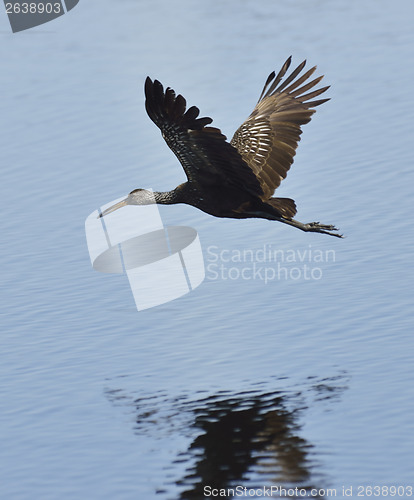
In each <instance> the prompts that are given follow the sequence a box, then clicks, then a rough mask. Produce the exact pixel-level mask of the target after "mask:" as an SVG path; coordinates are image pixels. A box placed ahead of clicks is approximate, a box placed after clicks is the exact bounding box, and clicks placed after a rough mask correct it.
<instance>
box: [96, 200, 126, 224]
mask: <svg viewBox="0 0 414 500" xmlns="http://www.w3.org/2000/svg"><path fill="white" fill-rule="evenodd" d="M127 205H128V198H125V200H122V201H119V202H118V203H115V205H112V207H109V208H107V209H106V210H104V211H103V212H102V213H101V214H100V215H98V219H99V218H100V217H104V216H105V215H108V214H110V213H111V212H114V211H115V210H118V208H122V207H126V206H127Z"/></svg>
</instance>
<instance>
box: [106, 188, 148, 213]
mask: <svg viewBox="0 0 414 500" xmlns="http://www.w3.org/2000/svg"><path fill="white" fill-rule="evenodd" d="M154 203H155V200H154V193H153V192H152V191H148V190H147V189H134V190H133V191H131V192H130V193H129V195H128V196H127V197H126V198H125V199H124V200H121V201H119V202H118V203H115V205H112V206H111V207H109V208H107V209H106V210H104V211H103V212H102V214H101V215H99V217H104V216H105V215H108V214H110V213H111V212H114V211H115V210H118V209H119V208H122V207H126V206H127V205H152V204H154Z"/></svg>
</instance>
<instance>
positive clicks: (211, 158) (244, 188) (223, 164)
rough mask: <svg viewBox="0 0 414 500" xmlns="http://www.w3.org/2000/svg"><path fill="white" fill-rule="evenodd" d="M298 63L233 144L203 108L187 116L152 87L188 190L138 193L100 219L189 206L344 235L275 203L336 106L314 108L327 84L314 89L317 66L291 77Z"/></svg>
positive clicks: (176, 98) (176, 99)
mask: <svg viewBox="0 0 414 500" xmlns="http://www.w3.org/2000/svg"><path fill="white" fill-rule="evenodd" d="M291 59H292V58H291V57H289V58H288V59H287V61H286V62H285V63H284V65H283V66H282V68H281V70H280V71H279V73H278V74H277V75H276V74H275V72H274V71H273V72H272V73H271V74H270V75H269V77H268V78H267V80H266V83H265V86H264V88H263V91H262V93H261V94H260V97H259V101H258V102H257V104H256V106H255V108H254V110H253V112H252V113H251V115H250V116H249V117H248V118H247V120H246V121H245V122H244V123H243V124H242V125H241V126H240V127H239V128H238V129H237V130H236V132H235V134H234V136H233V138H232V140H231V141H230V142H227V138H226V137H225V136H224V135H223V134H222V133H221V131H220V129H218V128H215V127H210V126H209V124H210V123H211V122H212V121H213V120H212V119H211V118H208V117H204V118H199V117H198V116H199V113H200V110H199V109H198V108H197V107H196V106H191V107H190V108H188V109H186V100H185V99H184V97H183V96H182V95H176V94H175V92H174V90H173V89H171V88H170V87H168V88H167V89H166V90H164V88H163V86H162V84H161V83H160V82H159V81H158V80H154V81H152V80H151V79H150V78H149V77H147V79H146V81H145V98H146V100H145V108H146V110H147V113H148V116H149V117H150V118H151V120H152V121H153V122H154V123H155V125H157V127H158V128H159V129H160V130H161V134H162V136H163V138H164V140H165V142H166V143H167V144H168V146H169V147H170V149H171V150H172V151H173V153H174V154H175V155H176V157H177V158H178V160H179V161H180V163H181V165H182V167H183V169H184V171H185V173H186V176H187V182H184V183H183V184H180V185H179V186H177V187H176V188H175V189H173V190H172V191H167V192H152V191H148V190H146V189H135V190H134V191H131V193H130V194H129V195H128V196H127V197H126V198H125V199H124V200H122V201H120V202H118V203H116V204H115V205H113V206H111V207H109V208H108V209H106V210H104V211H103V212H102V213H101V214H100V217H102V216H105V215H107V214H109V213H111V212H113V211H114V210H117V209H119V208H121V207H123V206H126V205H148V204H153V203H161V204H164V205H171V204H175V203H186V204H188V205H192V206H194V207H196V208H199V209H200V210H202V211H203V212H206V213H208V214H211V215H213V216H215V217H228V218H233V219H246V218H251V217H255V218H262V219H269V220H276V221H279V222H282V223H284V224H289V225H290V226H294V227H296V228H298V229H301V230H302V231H307V232H317V233H324V234H330V235H332V236H337V237H339V238H341V237H342V235H340V234H338V233H337V232H335V231H338V230H337V228H336V227H334V226H332V225H325V224H320V223H319V222H310V223H306V224H304V223H302V222H299V221H297V220H295V219H294V218H293V217H294V216H295V214H296V204H295V202H294V200H292V199H290V198H273V197H272V196H273V193H274V191H275V189H276V188H277V187H278V186H279V185H280V183H281V181H282V180H283V179H284V178H285V177H286V175H287V172H288V170H289V169H290V166H291V165H292V163H293V158H294V156H295V154H296V148H297V146H298V142H299V140H300V135H301V133H302V130H301V126H302V125H304V124H305V123H308V122H309V121H310V120H311V117H312V115H313V113H314V112H315V109H313V108H315V107H316V106H319V105H320V104H323V103H324V102H326V101H328V100H329V99H319V100H313V99H314V98H315V97H317V96H319V95H320V94H323V93H324V92H325V91H326V90H327V89H328V88H329V86H327V87H322V88H318V89H316V90H312V91H311V92H309V90H311V89H313V88H314V87H315V86H316V85H317V84H318V83H319V82H320V81H321V80H322V78H323V76H320V77H318V78H315V79H314V80H311V81H309V79H310V77H311V75H312V74H313V73H314V71H315V70H316V66H315V67H313V68H311V69H310V70H308V71H307V72H305V73H304V74H302V75H300V74H301V72H302V70H303V68H304V67H305V64H306V61H303V62H302V63H301V64H300V65H299V66H298V67H297V68H296V69H295V70H294V71H293V72H292V73H291V74H290V75H289V76H287V77H286V78H284V77H285V75H286V73H287V71H288V69H289V66H290V64H291Z"/></svg>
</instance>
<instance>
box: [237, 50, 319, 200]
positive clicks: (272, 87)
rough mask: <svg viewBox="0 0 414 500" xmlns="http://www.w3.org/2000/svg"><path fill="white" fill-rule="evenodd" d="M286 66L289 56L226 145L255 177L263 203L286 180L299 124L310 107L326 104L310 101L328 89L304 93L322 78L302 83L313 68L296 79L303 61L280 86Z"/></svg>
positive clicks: (309, 112) (305, 117) (304, 118)
mask: <svg viewBox="0 0 414 500" xmlns="http://www.w3.org/2000/svg"><path fill="white" fill-rule="evenodd" d="M290 63H291V57H289V59H288V60H287V61H286V62H285V64H284V65H283V67H282V69H281V70H280V71H279V73H278V75H277V76H275V73H274V72H272V73H271V74H270V75H269V78H268V79H267V81H266V83H265V86H264V88H263V91H262V93H261V95H260V98H259V101H258V103H257V104H256V107H255V108H254V110H253V112H252V114H251V115H250V116H249V118H248V119H247V120H246V121H245V122H244V123H243V124H242V125H241V126H240V127H239V128H238V130H237V131H236V132H235V134H234V136H233V139H232V140H231V142H230V144H232V145H233V146H234V147H235V148H236V149H237V150H238V151H239V153H240V154H241V156H242V157H243V159H244V161H245V162H246V163H247V164H248V165H249V167H250V168H251V169H252V171H253V172H254V173H255V175H256V177H257V178H258V180H259V182H260V185H261V187H262V189H263V193H264V195H263V196H262V199H263V200H264V201H266V200H268V199H269V198H270V197H271V196H272V194H273V193H274V191H275V189H276V188H277V187H278V186H279V184H280V183H281V181H282V180H283V179H284V178H285V177H286V175H287V172H288V170H289V168H290V166H291V165H292V163H293V157H294V156H295V154H296V148H297V146H298V142H299V140H300V135H301V133H302V130H301V125H304V124H305V123H308V122H309V121H310V119H311V117H312V114H313V113H314V112H315V110H314V109H312V108H314V107H315V106H319V105H320V104H322V103H324V102H326V101H329V99H321V100H316V101H312V100H311V99H313V98H314V97H316V96H318V95H320V94H322V93H323V92H325V90H327V89H328V88H329V86H328V87H323V88H320V89H318V90H314V91H312V92H310V93H306V92H307V91H308V90H310V89H312V88H313V87H315V85H317V84H318V83H319V82H320V81H321V80H322V78H323V76H320V77H318V78H316V79H315V80H312V81H311V82H309V83H305V82H306V81H307V80H308V79H309V77H310V76H311V75H312V74H313V72H314V71H315V70H316V66H315V67H314V68H311V69H310V70H309V71H307V72H306V73H304V74H303V75H302V76H300V77H299V78H297V79H296V77H298V75H299V73H300V72H301V71H302V69H303V68H304V66H305V64H306V61H303V63H302V64H300V65H299V66H298V67H297V68H296V69H295V70H294V71H293V72H292V74H291V75H290V76H289V77H288V78H286V79H285V80H284V81H283V82H282V83H281V81H282V79H283V77H284V76H285V74H286V71H287V70H288V68H289V66H290ZM295 79H296V80H295ZM279 84H280V85H279Z"/></svg>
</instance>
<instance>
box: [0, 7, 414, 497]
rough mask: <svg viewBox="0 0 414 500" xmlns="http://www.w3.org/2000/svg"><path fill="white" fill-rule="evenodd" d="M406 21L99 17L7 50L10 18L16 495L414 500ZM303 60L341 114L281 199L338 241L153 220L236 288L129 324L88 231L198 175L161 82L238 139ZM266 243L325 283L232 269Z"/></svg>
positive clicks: (3, 78)
mask: <svg viewBox="0 0 414 500" xmlns="http://www.w3.org/2000/svg"><path fill="white" fill-rule="evenodd" d="M413 13H414V7H413V5H412V2H410V1H409V0H396V1H394V2H392V3H390V2H387V1H385V0H375V1H374V0H368V1H366V2H354V3H352V2H345V1H343V0H339V1H337V2H327V1H320V0H318V1H317V0H311V1H306V2H305V1H299V0H295V1H286V0H285V1H280V2H273V1H270V0H266V1H263V2H255V1H250V0H246V1H243V2H240V1H238V2H236V1H229V2H225V3H223V2H221V3H220V2H215V3H213V2H197V3H196V2H190V1H188V0H186V1H181V2H179V3H176V4H174V3H171V2H166V1H164V0H160V1H156V2H150V3H149V4H148V5H144V4H143V3H142V2H135V1H133V0H129V1H128V0H124V1H122V2H114V1H112V2H111V1H109V0H99V1H98V0H88V2H80V3H79V4H78V5H77V6H76V8H74V9H73V10H72V11H70V12H69V13H68V14H66V15H64V16H62V17H61V18H59V19H57V20H55V21H53V22H50V23H48V24H45V25H43V26H41V27H38V28H34V29H32V30H29V31H26V32H21V33H16V34H12V33H11V30H10V27H9V25H8V20H7V17H6V15H5V14H4V13H3V14H2V13H1V12H0V38H1V43H0V55H1V62H2V71H1V72H0V89H1V95H2V99H0V117H1V135H0V147H1V152H2V155H1V158H2V187H3V189H2V196H1V209H2V217H1V221H2V257H1V263H2V280H1V283H2V301H1V302H2V325H1V331H2V335H1V362H0V380H1V386H0V404H1V410H0V432H1V434H2V436H1V447H0V454H1V455H0V498H2V499H3V498H4V499H13V500H15V499H33V498H39V499H42V500H48V499H57V498H59V499H65V500H66V499H74V498H76V499H79V498H87V499H100V500H101V499H111V500H112V499H115V498H116V499H125V500H129V499H136V498H145V499H147V500H149V499H152V498H159V499H178V498H204V496H203V489H202V487H203V485H204V486H205V485H208V483H207V482H211V483H214V482H215V483H214V484H220V485H221V486H223V487H228V486H231V485H233V486H235V485H242V486H245V487H247V488H259V487H263V486H265V485H272V484H273V485H283V484H284V485H286V486H291V487H294V486H301V487H302V486H303V487H306V488H308V490H307V491H310V490H309V488H310V487H311V486H315V487H316V488H317V489H318V490H319V489H327V488H333V489H335V491H336V492H337V494H336V498H341V497H342V495H343V493H342V487H343V486H345V487H346V488H349V487H351V486H352V487H353V496H355V497H356V495H357V487H358V486H365V485H372V486H375V485H377V486H391V485H397V486H402V487H404V488H405V490H404V493H407V492H408V489H407V487H408V486H410V485H413V482H414V480H413V475H412V464H413V461H414V452H413V450H414V424H413V419H412V414H413V412H414V403H413V401H414V398H413V389H412V388H413V379H414V370H413V363H412V358H413V355H414V340H413V319H414V313H413V293H412V281H413V270H412V269H413V267H412V262H411V260H412V255H413V254H412V246H413V244H414V236H413V231H412V224H411V222H410V217H411V212H412V207H413V205H412V186H413V183H414V174H413V169H412V163H413V160H414V154H413V152H412V151H413V149H412V147H411V140H412V109H413V105H414V99H413V93H412V81H413V77H414V66H413V64H412V60H413V46H414V34H413V30H412V21H411V20H412V15H413ZM290 54H292V55H293V58H294V62H295V63H299V62H301V61H302V60H303V59H304V58H307V59H308V61H309V64H311V65H313V64H317V65H318V71H319V72H320V73H321V74H325V75H326V76H325V80H324V82H325V81H326V84H327V85H328V84H331V85H332V87H331V89H330V90H329V97H331V98H332V100H331V101H329V102H328V103H326V104H324V105H323V106H321V107H320V108H319V109H318V112H317V114H316V116H315V117H314V119H313V120H312V123H311V124H309V125H307V126H306V127H305V129H304V134H303V138H302V141H301V143H300V147H299V149H298V154H297V156H296V159H295V164H294V166H293V168H292V170H291V171H290V172H289V175H288V178H287V179H286V180H285V181H284V182H283V185H282V186H281V188H280V190H279V195H281V196H289V197H292V198H294V199H295V200H296V202H297V205H298V209H299V210H298V214H297V218H298V219H299V220H301V221H304V222H308V221H312V220H320V221H322V222H323V223H334V224H336V225H337V226H338V227H339V228H340V229H341V231H342V232H343V233H344V234H345V235H346V238H345V239H344V240H339V239H336V238H330V237H329V236H324V235H319V234H306V233H302V232H300V231H297V230H295V229H294V228H290V227H288V226H286V227H285V226H283V225H281V224H278V223H272V222H269V221H264V220H247V221H237V220H221V219H220V220H219V219H214V218H212V217H210V216H208V215H206V214H204V213H202V212H200V211H197V210H196V209H194V208H192V207H188V206H167V207H161V215H162V217H163V220H164V223H165V224H167V225H188V226H191V227H194V228H195V229H196V230H197V232H198V234H199V237H200V241H201V245H202V248H203V250H204V255H205V263H206V267H207V269H208V265H211V264H212V263H213V262H212V259H214V258H215V257H214V256H212V254H213V255H214V254H215V255H218V254H220V255H221V256H222V258H221V259H220V263H221V264H223V265H224V266H225V268H226V272H227V273H230V274H231V273H232V274H231V276H233V278H231V277H230V275H229V274H225V275H223V276H219V277H217V278H216V277H215V275H214V273H213V272H212V271H211V269H212V268H211V267H210V271H208V270H207V272H206V280H205V281H204V283H203V284H202V285H201V286H199V287H198V288H197V289H196V290H194V291H193V292H191V293H190V294H188V295H186V296H184V297H182V298H180V299H178V300H175V301H173V302H170V303H167V304H165V305H162V306H159V307H156V308H152V309H148V310H146V311H142V312H137V311H136V309H135V305H134V302H133V298H132V295H131V292H130V290H129V287H128V284H127V281H126V278H125V276H121V275H105V274H100V273H97V272H95V271H93V269H92V267H91V265H90V260H89V256H88V249H87V246H86V241H85V234H84V220H85V218H86V217H87V216H88V215H89V214H90V213H91V212H93V211H94V210H95V209H96V208H98V207H99V206H101V205H103V204H104V203H107V202H109V201H111V200H113V199H115V198H117V197H119V196H122V195H123V194H124V193H126V192H128V191H130V190H132V189H133V188H137V187H153V188H154V189H157V190H164V189H171V188H172V187H175V186H176V185H177V184H178V183H180V182H183V181H184V179H185V178H184V173H183V171H182V169H181V167H180V166H179V164H178V163H177V161H176V159H175V158H174V156H173V155H172V153H171V152H170V151H169V150H168V147H167V146H166V145H165V144H164V143H163V141H162V139H161V137H160V135H159V131H158V130H157V129H156V127H155V126H154V125H153V124H152V123H151V122H150V120H149V119H148V117H147V116H146V113H145V110H144V106H143V82H144V79H145V77H146V76H147V75H151V76H152V77H155V78H158V79H160V80H161V81H162V82H163V83H164V84H165V85H170V86H172V87H173V88H175V89H176V90H177V91H178V92H180V93H182V94H183V95H184V96H185V97H186V98H187V101H188V103H189V104H190V105H191V104H195V105H197V106H199V107H200V109H201V112H202V114H203V115H205V116H212V117H213V118H214V125H216V126H218V127H220V128H221V129H222V130H223V132H224V133H225V134H226V135H227V136H229V137H231V135H232V133H233V131H234V130H235V129H236V128H237V127H238V125H239V124H240V123H241V122H242V121H243V120H244V119H245V118H246V117H247V116H248V114H249V113H250V111H251V110H252V108H253V106H254V104H255V102H256V100H257V98H258V95H259V93H260V90H261V87H262V85H263V83H264V80H265V78H266V77H267V75H268V73H269V72H270V71H271V70H273V69H278V68H279V67H280V65H281V64H282V63H283V62H284V60H285V59H286V58H287V57H288V56H289V55H290ZM263 248H268V249H269V248H270V249H271V250H272V251H277V250H279V251H283V252H285V255H287V254H288V252H291V255H293V254H294V255H296V256H298V255H304V252H305V251H306V252H308V255H309V252H311V251H312V252H313V255H315V254H316V253H319V254H320V255H324V256H327V255H328V256H329V258H326V257H324V258H323V259H322V261H321V262H315V261H312V259H310V261H306V262H307V263H308V264H309V266H310V268H311V269H316V268H317V269H318V270H317V271H314V276H316V278H311V279H305V276H304V274H303V268H302V266H303V263H302V262H299V261H298V260H297V261H296V262H293V263H290V264H288V263H286V266H282V267H286V268H287V272H288V275H285V274H284V272H283V271H282V272H281V274H280V275H279V276H277V277H276V278H275V279H273V280H270V281H269V282H267V283H265V282H264V279H262V278H260V277H257V278H256V279H246V280H243V279H241V278H240V277H238V274H237V273H240V272H241V270H242V269H243V268H245V267H247V268H248V269H251V266H252V264H253V263H252V262H249V261H247V262H232V261H231V262H226V261H225V259H226V258H227V256H229V255H234V252H235V251H236V252H237V251H240V252H243V251H244V250H246V249H247V250H251V251H252V252H253V253H254V252H257V251H259V250H260V249H263ZM220 252H224V253H220ZM292 252H293V253H292ZM327 252H328V253H327ZM255 255H257V253H256V254H255ZM279 255H280V254H279ZM297 259H298V257H297ZM256 260H257V259H256ZM256 263H257V262H256ZM274 266H275V263H274V262H271V263H265V266H264V267H272V268H273V267H274ZM295 267H296V268H299V271H300V270H301V269H302V271H301V274H300V275H299V274H298V271H292V269H293V268H295ZM230 268H232V269H233V270H230ZM249 272H250V271H249ZM292 272H293V275H292V274H291V273H292ZM315 273H316V274H315ZM331 497H332V498H333V497H334V495H333V492H332V491H331V492H329V493H327V494H325V498H331Z"/></svg>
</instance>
